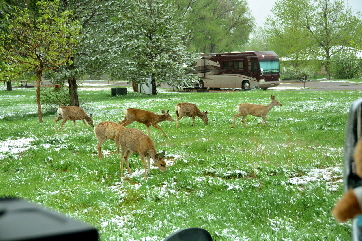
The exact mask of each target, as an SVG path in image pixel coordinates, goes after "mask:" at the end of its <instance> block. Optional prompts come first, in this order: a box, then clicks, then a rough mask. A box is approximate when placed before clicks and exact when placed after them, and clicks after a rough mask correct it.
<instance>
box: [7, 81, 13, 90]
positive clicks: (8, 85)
mask: <svg viewBox="0 0 362 241" xmlns="http://www.w3.org/2000/svg"><path fill="white" fill-rule="evenodd" d="M6 90H7V91H12V90H13V86H12V85H11V81H6Z"/></svg>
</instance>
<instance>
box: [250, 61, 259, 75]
mask: <svg viewBox="0 0 362 241" xmlns="http://www.w3.org/2000/svg"><path fill="white" fill-rule="evenodd" d="M251 72H253V73H257V72H258V62H257V61H255V60H253V61H251Z"/></svg>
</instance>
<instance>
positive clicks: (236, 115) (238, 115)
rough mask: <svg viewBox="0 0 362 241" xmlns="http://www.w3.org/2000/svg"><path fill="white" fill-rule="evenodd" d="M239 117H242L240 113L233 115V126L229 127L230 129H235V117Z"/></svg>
mask: <svg viewBox="0 0 362 241" xmlns="http://www.w3.org/2000/svg"><path fill="white" fill-rule="evenodd" d="M240 116H242V115H241V114H240V113H238V114H235V115H234V118H233V125H232V126H231V128H234V127H235V119H236V118H237V117H240Z"/></svg>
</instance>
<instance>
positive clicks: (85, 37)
mask: <svg viewBox="0 0 362 241" xmlns="http://www.w3.org/2000/svg"><path fill="white" fill-rule="evenodd" d="M60 6H61V9H62V11H72V12H73V15H72V20H73V21H78V22H79V24H80V25H81V26H82V28H81V32H80V38H79V42H78V45H77V46H75V50H76V54H75V55H74V56H73V57H72V64H70V65H67V66H63V67H62V68H60V69H59V70H58V71H57V72H56V73H55V74H54V75H53V77H54V79H56V80H58V81H67V82H68V88H69V98H70V99H69V104H70V105H74V106H79V100H78V83H79V82H80V80H81V79H82V77H83V76H84V75H85V74H88V75H90V76H101V75H103V74H106V75H107V74H108V70H109V69H111V68H112V66H113V65H112V64H111V60H112V59H113V58H114V57H115V56H114V55H116V56H117V58H118V57H119V50H118V49H116V50H115V51H113V50H114V45H115V43H116V41H117V40H118V39H119V35H118V34H117V31H119V29H120V26H119V23H118V22H116V21H114V19H115V17H116V16H118V13H119V11H120V8H121V3H120V1H118V0H60ZM117 58H115V59H117ZM117 61H118V60H117Z"/></svg>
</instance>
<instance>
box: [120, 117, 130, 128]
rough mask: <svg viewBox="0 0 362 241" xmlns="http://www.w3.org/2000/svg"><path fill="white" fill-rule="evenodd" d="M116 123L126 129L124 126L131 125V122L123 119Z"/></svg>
mask: <svg viewBox="0 0 362 241" xmlns="http://www.w3.org/2000/svg"><path fill="white" fill-rule="evenodd" d="M118 123H119V124H120V125H122V126H124V127H126V126H128V125H129V124H131V123H133V121H130V120H127V119H124V120H123V121H119V122H118Z"/></svg>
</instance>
